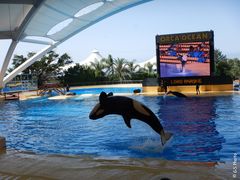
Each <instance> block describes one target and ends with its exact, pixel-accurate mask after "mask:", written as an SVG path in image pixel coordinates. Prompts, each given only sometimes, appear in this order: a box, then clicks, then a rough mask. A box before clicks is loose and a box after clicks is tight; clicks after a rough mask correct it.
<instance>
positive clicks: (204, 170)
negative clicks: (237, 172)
mask: <svg viewBox="0 0 240 180" xmlns="http://www.w3.org/2000/svg"><path fill="white" fill-rule="evenodd" d="M1 178H3V179H161V178H169V179H189V180H191V179H206V180H207V179H231V178H232V163H229V164H218V165H215V163H191V162H179V161H165V160H160V159H123V158H121V159H117V158H115V159H103V158H94V157H91V156H60V155H59V156H56V155H39V154H31V153H24V152H14V151H7V153H6V154H5V153H4V154H0V179H1Z"/></svg>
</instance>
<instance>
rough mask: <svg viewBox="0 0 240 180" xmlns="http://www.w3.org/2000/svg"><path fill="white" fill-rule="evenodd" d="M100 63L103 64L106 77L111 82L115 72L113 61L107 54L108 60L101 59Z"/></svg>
mask: <svg viewBox="0 0 240 180" xmlns="http://www.w3.org/2000/svg"><path fill="white" fill-rule="evenodd" d="M102 61H103V64H104V68H106V71H105V74H106V76H107V77H108V78H109V79H110V80H113V79H114V76H115V71H114V60H113V58H112V56H111V55H110V54H109V55H108V58H103V59H102Z"/></svg>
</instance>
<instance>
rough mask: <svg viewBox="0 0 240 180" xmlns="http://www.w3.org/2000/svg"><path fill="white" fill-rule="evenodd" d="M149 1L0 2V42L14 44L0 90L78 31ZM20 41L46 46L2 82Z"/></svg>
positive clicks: (8, 57) (8, 54) (61, 0)
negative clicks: (4, 41) (9, 41)
mask: <svg viewBox="0 0 240 180" xmlns="http://www.w3.org/2000/svg"><path fill="white" fill-rule="evenodd" d="M148 1H151V0H0V20H1V21H0V22H1V23H0V39H12V40H13V41H12V44H11V45H10V47H9V51H8V53H7V55H6V58H5V61H4V63H3V65H2V69H1V72H0V86H1V84H2V83H6V82H8V81H10V80H11V79H12V78H13V77H14V76H15V75H17V74H18V73H19V72H21V71H23V70H24V69H25V68H27V67H28V66H30V65H31V64H32V63H34V62H35V61H36V60H38V59H39V58H41V57H42V56H43V55H44V54H46V53H47V52H49V51H50V50H52V49H53V48H54V47H56V46H57V45H59V44H60V43H62V42H64V41H65V40H67V39H69V38H70V37H72V36H74V35H75V34H77V33H79V32H80V31H82V30H84V29H86V28H88V27H89V26H91V25H93V24H95V23H97V22H99V21H101V20H103V19H105V18H107V17H109V16H111V15H113V14H116V13H118V12H120V11H123V10H125V9H127V8H130V7H133V6H136V5H139V4H141V3H144V2H148ZM19 41H24V42H31V43H38V44H46V45H48V46H47V47H46V48H45V49H43V50H42V51H40V52H39V53H37V54H36V55H35V56H34V57H32V58H31V59H29V60H28V61H26V62H25V63H23V64H22V65H21V66H19V67H18V68H17V69H16V70H14V71H13V72H11V73H10V74H9V75H8V76H6V77H5V78H4V79H3V77H4V75H5V73H6V69H7V67H8V64H9V61H10V59H11V56H12V53H13V51H14V49H15V47H16V45H17V43H18V42H19Z"/></svg>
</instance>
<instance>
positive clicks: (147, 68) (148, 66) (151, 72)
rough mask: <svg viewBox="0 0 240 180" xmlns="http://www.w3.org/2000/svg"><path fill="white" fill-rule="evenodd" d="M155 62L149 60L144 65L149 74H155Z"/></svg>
mask: <svg viewBox="0 0 240 180" xmlns="http://www.w3.org/2000/svg"><path fill="white" fill-rule="evenodd" d="M153 66H154V64H152V63H150V62H148V63H146V64H145V65H144V68H145V69H146V71H147V73H148V75H152V74H154V69H153Z"/></svg>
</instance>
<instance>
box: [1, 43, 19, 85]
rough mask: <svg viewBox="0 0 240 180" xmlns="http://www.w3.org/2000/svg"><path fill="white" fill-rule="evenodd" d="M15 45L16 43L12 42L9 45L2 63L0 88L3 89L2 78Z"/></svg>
mask: <svg viewBox="0 0 240 180" xmlns="http://www.w3.org/2000/svg"><path fill="white" fill-rule="evenodd" d="M17 44H18V42H17V41H12V42H11V45H10V46H9V48H8V52H7V54H6V57H5V59H4V61H3V65H2V69H1V71H0V88H1V87H3V78H4V76H5V74H6V72H7V68H8V65H9V62H10V60H11V57H12V54H13V52H14V50H15V48H16V46H17Z"/></svg>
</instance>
